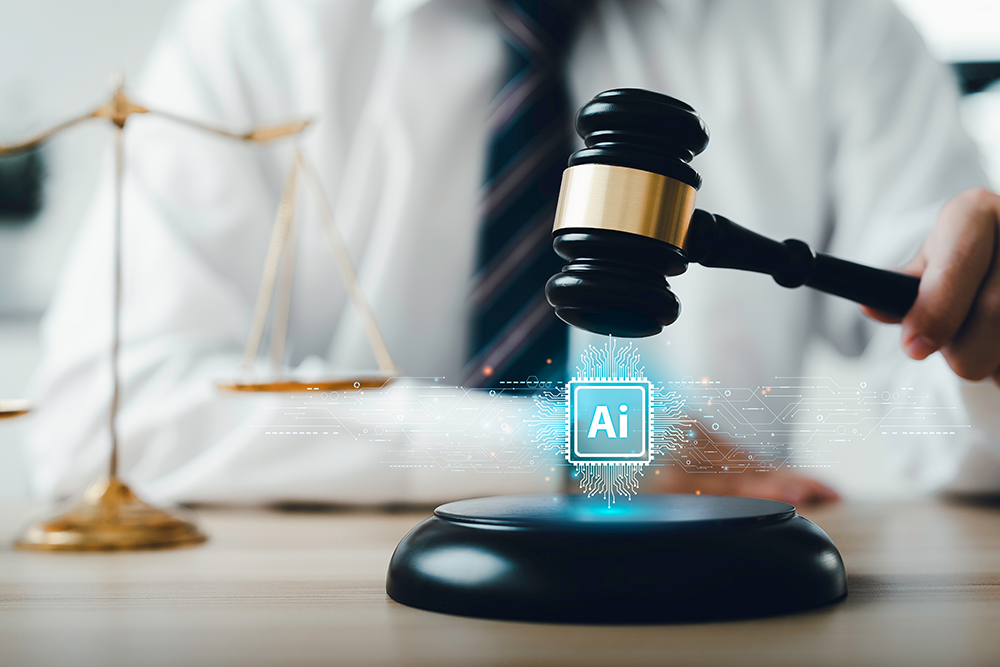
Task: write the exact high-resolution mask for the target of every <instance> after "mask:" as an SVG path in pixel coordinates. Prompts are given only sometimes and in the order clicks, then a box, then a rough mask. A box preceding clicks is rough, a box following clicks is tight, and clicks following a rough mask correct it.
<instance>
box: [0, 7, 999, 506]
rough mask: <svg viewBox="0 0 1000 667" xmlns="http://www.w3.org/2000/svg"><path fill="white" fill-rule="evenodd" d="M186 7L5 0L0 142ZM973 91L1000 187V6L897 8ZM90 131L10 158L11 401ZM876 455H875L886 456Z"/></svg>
mask: <svg viewBox="0 0 1000 667" xmlns="http://www.w3.org/2000/svg"><path fill="white" fill-rule="evenodd" d="M177 3H178V0H83V1H81V0H0V30H2V33H3V39H2V40H0V142H11V141H15V140H17V139H19V138H21V137H23V136H25V135H26V134H27V133H28V132H29V131H31V130H34V129H40V128H42V127H45V126H48V125H50V124H53V123H55V122H58V121H60V120H62V119H65V118H66V117H68V116H72V115H75V114H79V113H80V112H81V111H83V110H87V109H90V108H93V107H95V106H96V105H97V104H98V103H100V102H103V101H104V100H105V99H106V97H107V93H108V90H109V81H110V76H111V73H112V72H115V71H123V72H124V74H125V77H126V80H134V79H136V78H137V77H138V76H140V75H141V71H142V64H143V61H144V59H145V57H146V55H147V53H148V52H149V50H150V49H151V47H152V44H153V42H154V40H155V39H156V36H157V34H158V32H159V30H160V26H161V25H162V23H163V21H164V20H165V17H166V16H167V14H168V13H169V12H170V11H171V8H172V7H173V6H174V5H175V4H177ZM898 3H899V5H900V7H901V8H902V10H903V11H904V12H905V13H906V14H907V15H908V16H909V17H910V18H911V19H912V20H913V22H914V23H915V24H916V26H917V28H918V29H919V30H920V31H921V32H922V33H923V35H924V38H925V39H926V41H927V43H928V46H929V47H930V49H931V51H932V52H933V53H934V54H935V55H936V56H937V57H938V58H940V59H941V60H942V61H943V62H945V63H948V64H949V65H950V66H951V67H952V70H953V71H954V73H955V76H956V78H957V80H958V82H959V85H960V86H961V87H962V90H963V92H964V93H965V96H964V97H963V114H964V119H965V122H966V126H967V129H968V131H969V133H970V134H971V135H972V136H973V138H974V139H975V140H976V141H977V142H978V143H979V145H980V147H981V152H982V155H983V161H984V164H985V166H986V169H987V171H988V173H989V174H990V177H991V178H992V179H993V183H994V187H995V188H996V187H1000V2H998V1H997V0H898ZM109 136H110V135H109V131H108V128H107V127H106V126H105V125H104V124H95V125H88V126H84V127H82V128H78V129H75V130H73V131H72V132H69V133H67V134H65V135H63V136H60V137H59V138H57V139H56V140H54V141H52V142H50V143H49V144H47V145H46V146H45V147H43V148H42V149H41V150H39V151H37V152H34V153H30V154H27V155H23V156H18V157H12V158H0V398H18V397H21V396H23V395H26V392H27V385H28V382H29V380H30V377H31V374H32V371H33V369H34V367H35V364H36V363H37V362H38V359H39V355H40V349H39V345H38V322H39V318H40V317H41V315H42V314H43V313H44V311H45V308H46V305H47V304H48V301H49V298H50V295H51V293H52V290H53V288H54V286H55V283H56V281H57V279H58V276H59V272H60V268H61V266H62V263H63V260H64V258H65V256H66V252H67V250H68V248H69V247H70V245H71V244H72V242H73V238H74V235H75V233H76V229H77V225H78V223H79V222H80V220H81V219H82V217H83V214H84V211H85V209H86V207H87V205H88V203H89V199H90V196H91V192H92V190H93V188H94V186H95V181H96V179H97V173H98V167H99V165H100V163H101V160H102V159H103V157H104V155H105V153H106V150H107V145H108V139H109ZM810 366H811V368H810V370H811V372H810V374H821V375H824V376H829V377H832V378H834V379H835V380H836V381H837V382H838V383H840V384H842V385H844V384H850V383H852V382H853V380H854V378H855V377H857V375H858V374H859V369H857V368H853V367H852V366H851V364H850V363H849V362H846V361H844V360H842V359H839V358H837V357H836V355H834V354H833V353H832V352H830V351H829V350H825V349H820V348H817V349H816V350H814V351H813V354H812V359H811V361H810ZM21 428H22V426H20V425H19V424H18V420H6V421H3V422H0V500H3V499H11V498H24V497H26V495H27V487H26V483H25V476H24V471H23V468H22V458H21V453H20V444H21V438H22V436H21ZM865 447H866V450H865V451H848V450H845V451H844V452H842V453H841V456H840V460H841V464H840V465H839V466H837V467H835V468H834V469H832V470H831V471H830V472H829V473H828V475H827V477H828V478H829V480H830V481H831V482H833V483H835V484H836V485H837V486H838V487H839V488H840V489H842V490H843V491H844V492H845V493H846V494H847V495H848V497H853V498H855V499H880V498H886V497H896V496H900V495H906V494H907V493H909V491H908V489H907V487H906V485H905V483H904V482H902V481H900V480H888V479H886V478H885V477H884V476H883V475H882V474H881V471H880V470H879V469H878V466H877V465H876V466H873V465H872V460H873V459H872V454H873V451H872V448H873V447H874V448H877V443H875V444H872V443H867V444H866V445H865ZM875 458H877V456H876V457H875Z"/></svg>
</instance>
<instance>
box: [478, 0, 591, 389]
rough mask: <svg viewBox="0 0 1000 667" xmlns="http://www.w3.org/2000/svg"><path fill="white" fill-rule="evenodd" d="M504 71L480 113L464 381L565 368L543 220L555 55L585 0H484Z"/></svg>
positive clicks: (558, 89)
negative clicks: (484, 122) (481, 149)
mask: <svg viewBox="0 0 1000 667" xmlns="http://www.w3.org/2000/svg"><path fill="white" fill-rule="evenodd" d="M492 4H493V9H494V11H495V13H496V15H497V18H498V19H499V21H498V25H499V27H500V31H501V33H502V35H503V38H504V41H505V42H506V44H507V47H508V48H507V51H508V58H509V63H510V70H509V77H508V79H507V83H506V85H504V87H503V88H502V89H501V90H500V93H499V94H498V95H497V98H496V100H495V101H494V103H493V106H492V113H491V115H490V119H489V129H490V143H489V146H488V152H487V165H486V185H485V187H484V192H485V196H484V198H483V201H482V222H481V228H480V236H479V253H478V257H477V264H476V266H477V273H476V276H475V279H474V284H473V288H472V293H471V299H470V301H471V309H472V322H471V332H470V333H471V337H470V343H471V344H470V348H471V350H470V351H471V354H470V359H471V360H470V361H469V363H468V365H467V366H466V368H465V377H466V380H465V386H470V387H511V386H513V387H517V386H521V387H523V386H525V385H524V383H525V382H526V381H527V382H528V383H529V385H530V384H532V382H531V379H532V378H536V379H539V380H543V381H544V380H551V379H556V378H558V377H559V376H561V375H563V374H564V373H565V368H566V348H567V338H568V331H567V329H566V325H565V324H563V322H561V321H560V320H559V319H558V318H556V316H555V314H554V313H553V311H552V308H551V306H549V304H548V302H547V301H546V300H545V294H544V287H545V282H546V281H547V280H548V279H549V277H550V276H552V274H554V273H556V272H558V271H559V269H560V267H561V265H562V262H561V260H560V259H559V257H558V256H557V255H556V254H555V253H554V252H553V251H552V240H551V232H552V220H553V217H554V215H555V209H556V200H557V199H558V196H559V183H560V180H561V179H562V172H563V169H565V167H566V161H567V159H568V157H569V154H570V153H571V152H572V146H573V144H572V124H571V114H570V106H569V100H568V95H567V93H566V85H565V81H564V78H563V61H564V59H565V54H566V50H567V48H568V47H569V43H570V40H571V38H572V36H573V34H574V33H575V27H576V23H577V20H578V19H579V17H580V15H581V14H582V11H583V10H584V9H585V8H587V7H588V6H589V5H590V2H586V1H577V0H548V1H546V0H494V1H493V3H492Z"/></svg>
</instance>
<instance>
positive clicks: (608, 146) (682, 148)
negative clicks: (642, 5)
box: [545, 89, 708, 338]
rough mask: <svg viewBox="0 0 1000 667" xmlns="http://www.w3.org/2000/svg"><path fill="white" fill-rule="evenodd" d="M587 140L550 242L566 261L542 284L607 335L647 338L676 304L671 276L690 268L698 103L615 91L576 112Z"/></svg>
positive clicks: (569, 313) (700, 140) (568, 177)
mask: <svg viewBox="0 0 1000 667" xmlns="http://www.w3.org/2000/svg"><path fill="white" fill-rule="evenodd" d="M576 129H577V132H578V133H579V134H580V136H581V137H582V138H583V140H584V143H585V144H586V146H585V148H582V149H580V150H578V151H577V152H575V153H573V155H572V156H571V157H570V160H569V168H568V169H566V171H565V172H563V180H562V186H561V189H560V192H559V204H558V207H557V209H556V218H555V225H554V227H553V232H552V233H553V236H554V237H555V239H554V240H553V242H552V246H553V248H554V249H555V251H556V252H557V253H558V254H559V256H560V257H562V258H563V259H565V260H567V261H568V264H567V265H566V266H564V267H563V270H562V271H561V272H560V273H557V274H556V275H554V276H552V278H550V279H549V281H548V283H547V284H546V285H545V296H546V297H547V298H548V300H549V303H550V304H552V307H553V308H555V311H556V314H557V315H558V316H559V317H560V319H562V320H563V321H565V322H567V323H569V324H571V325H573V326H576V327H580V328H581V329H586V330H588V331H593V332H596V333H601V334H612V335H615V336H623V337H633V338H634V337H640V336H651V335H653V334H657V333H659V332H660V331H661V329H662V328H663V327H664V326H667V325H668V324H671V323H673V322H674V320H676V319H677V315H678V314H679V313H680V302H679V301H678V300H677V297H676V296H675V295H674V293H673V292H671V291H670V286H669V284H668V283H667V280H666V278H665V276H675V275H678V274H681V273H683V272H684V271H686V270H687V264H688V258H687V255H686V254H685V252H684V242H685V240H686V238H687V231H688V227H689V224H690V221H691V216H692V213H693V212H694V199H695V192H696V191H697V190H698V188H699V187H700V186H701V177H700V176H699V175H698V173H697V172H696V171H695V170H694V169H692V168H691V166H690V165H689V164H688V163H689V162H690V161H691V160H692V158H694V156H695V155H697V154H698V153H700V152H702V151H703V150H704V149H705V146H706V145H707V144H708V130H707V129H706V128H705V124H704V123H703V122H702V120H701V118H699V117H698V114H697V113H696V112H695V110H694V109H692V108H691V107H689V106H688V105H686V104H684V103H683V102H681V101H680V100H676V99H674V98H672V97H667V96H666V95H660V94H658V93H653V92H649V91H646V90H635V89H621V90H609V91H606V92H603V93H601V94H599V95H597V96H596V97H595V98H594V99H593V100H591V101H590V102H588V103H587V104H586V105H585V106H584V107H583V108H582V109H580V113H579V114H578V115H577V119H576Z"/></svg>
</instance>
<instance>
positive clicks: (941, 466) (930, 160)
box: [822, 1, 1000, 490]
mask: <svg viewBox="0 0 1000 667" xmlns="http://www.w3.org/2000/svg"><path fill="white" fill-rule="evenodd" d="M827 11H828V12H829V17H830V20H829V26H830V31H829V39H830V41H829V44H828V52H827V64H826V71H827V78H828V80H829V86H828V90H827V94H828V98H829V99H828V109H829V114H830V119H829V120H830V123H829V126H830V137H829V142H828V144H829V146H830V169H829V178H830V183H829V191H830V193H831V195H830V202H829V212H830V219H831V235H830V238H829V243H828V245H827V247H826V248H825V250H827V251H828V252H830V253H831V254H834V255H836V256H839V257H844V258H848V259H852V260H854V261H859V262H862V263H868V264H872V265H875V266H882V267H886V268H893V267H898V266H901V265H903V264H905V263H906V262H907V261H909V260H910V259H911V258H912V257H913V256H914V255H915V254H916V252H917V250H918V249H919V247H920V245H921V243H922V242H923V239H924V237H925V235H926V234H927V232H928V231H929V229H930V228H931V226H932V225H933V224H934V222H935V221H936V218H937V215H938V213H939V211H940V209H941V207H942V206H943V204H944V203H945V202H946V201H947V200H948V199H949V198H951V197H953V196H955V195H957V194H958V193H960V192H962V191H963V190H965V189H968V188H972V187H977V186H986V185H987V184H988V181H987V178H986V176H985V174H984V173H983V170H982V167H981V164H980V162H979V158H978V155H977V153H976V150H975V148H974V146H973V144H972V142H971V141H970V139H969V138H968V136H967V135H966V133H965V131H964V129H963V127H962V124H961V121H960V117H959V109H958V91H957V87H956V85H955V82H954V79H953V76H952V75H951V73H950V72H949V71H948V69H947V67H946V66H945V65H943V64H941V63H939V62H937V61H935V60H934V59H933V58H932V57H931V55H930V54H929V53H928V51H927V49H926V48H925V46H924V44H923V42H922V40H921V38H920V36H919V35H918V34H917V32H916V30H915V29H914V28H913V26H912V25H911V24H910V23H909V22H908V21H907V20H906V19H905V18H904V17H903V16H902V15H901V14H900V13H899V11H898V10H897V9H896V7H895V6H894V5H893V4H892V3H890V2H881V1H880V2H867V1H866V2H829V3H828V9H827ZM822 300H823V323H822V330H823V333H824V335H825V336H826V337H827V338H829V340H830V341H831V342H832V343H833V344H834V346H835V347H837V348H838V349H839V350H840V351H841V352H843V353H846V354H849V355H860V356H861V357H862V358H863V359H864V362H865V367H866V368H868V369H870V376H871V378H872V379H873V382H872V384H873V386H878V387H880V388H881V389H883V390H885V391H888V392H889V393H890V395H892V394H897V395H898V394H899V392H900V391H903V392H904V393H905V395H907V396H913V397H915V398H914V400H915V401H917V402H919V403H920V404H921V405H925V406H935V407H939V408H941V409H942V411H948V410H951V412H950V413H949V414H948V415H947V416H946V418H947V420H948V422H949V423H951V424H958V425H960V426H961V428H958V429H957V430H956V431H955V435H949V436H941V435H927V434H923V432H924V431H927V430H931V431H936V430H940V429H927V428H926V427H925V428H920V427H919V423H916V422H914V424H915V427H914V428H907V429H902V430H905V431H906V433H907V435H905V437H903V436H900V435H899V430H897V436H896V437H893V438H892V440H891V441H890V442H891V443H892V447H891V451H892V459H893V461H892V463H893V465H894V467H895V468H896V469H897V470H900V471H903V472H904V473H905V474H906V475H908V476H909V477H911V478H912V479H913V480H915V481H916V482H917V483H918V485H920V486H921V487H923V488H924V489H926V490H932V489H942V488H963V489H966V490H986V489H992V490H995V489H996V488H998V487H1000V458H998V457H1000V424H998V423H997V421H996V419H995V418H991V417H990V415H995V414H997V413H1000V389H998V388H997V387H996V385H994V384H993V382H992V381H990V380H986V381H984V382H981V383H969V382H966V381H963V380H962V379H960V378H959V377H958V376H956V375H955V374H954V373H952V372H951V371H950V369H949V368H948V366H947V364H946V363H945V362H944V359H943V358H942V357H941V355H940V354H935V355H932V357H931V358H929V359H928V360H926V361H924V362H916V361H913V360H911V359H909V358H908V357H907V356H906V355H905V354H904V353H903V351H902V350H901V348H900V342H899V327H898V326H888V325H880V324H876V323H874V322H871V321H870V320H868V319H866V318H864V317H863V316H862V315H861V314H860V312H859V311H858V309H857V306H855V305H854V304H851V303H849V302H846V301H843V300H838V299H833V298H827V297H824V298H823V299H822ZM888 409H889V408H888V407H887V408H886V410H888ZM897 414H898V413H897ZM939 416H940V415H939ZM882 417H883V419H884V418H887V417H888V414H887V413H886V414H883V415H882ZM929 423H930V422H925V424H929ZM945 430H949V431H950V430H951V429H945ZM973 459H974V460H976V461H977V462H978V464H977V466H976V468H977V469H978V470H979V473H978V474H977V475H976V479H975V480H973V479H972V478H971V477H969V475H968V465H967V463H968V461H971V460H973ZM984 464H987V465H986V468H984V467H983V465H984ZM987 468H988V469H989V470H990V472H987Z"/></svg>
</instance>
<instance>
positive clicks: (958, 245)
mask: <svg viewBox="0 0 1000 667" xmlns="http://www.w3.org/2000/svg"><path fill="white" fill-rule="evenodd" d="M903 272H904V273H910V274H912V275H916V276H920V292H919V294H918V295H917V300H916V302H915V303H914V304H913V307H912V308H911V309H910V312H908V313H907V314H906V316H905V317H904V318H902V320H900V319H899V318H896V317H892V316H889V315H886V314H885V313H882V312H879V311H875V310H872V309H870V308H864V307H863V308H862V310H864V311H865V313H866V314H867V315H868V316H869V317H871V318H873V319H876V320H878V321H880V322H890V323H897V322H900V321H901V322H902V324H903V340H902V344H903V349H904V350H905V351H906V353H907V354H908V355H910V356H911V357H913V358H914V359H925V358H926V357H928V356H930V355H931V354H933V353H934V352H936V351H938V350H940V351H941V353H942V354H943V355H944V358H945V359H946V360H947V361H948V365H949V366H951V369H952V370H953V371H955V373H957V374H958V375H959V376H961V377H963V378H965V379H966V380H975V381H978V380H982V379H984V378H988V377H992V378H993V381H994V382H996V383H997V384H998V385H1000V196H998V195H996V194H995V193H993V192H990V191H989V190H985V189H983V188H977V189H974V190H967V191H966V192H963V193H962V194H960V195H958V196H957V197H955V198H954V199H952V200H951V201H949V202H948V203H947V204H945V206H944V208H943V209H942V210H941V215H940V216H939V217H938V221H937V223H936V224H935V225H934V228H933V229H932V230H931V232H930V234H928V235H927V238H926V239H925V240H924V245H923V247H922V248H921V249H920V252H919V253H918V254H917V256H916V257H915V258H914V259H913V261H912V262H910V263H909V264H907V265H906V266H905V267H903Z"/></svg>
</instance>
